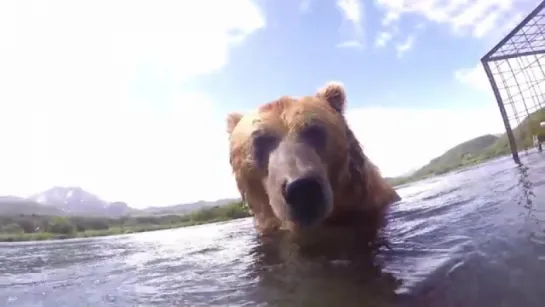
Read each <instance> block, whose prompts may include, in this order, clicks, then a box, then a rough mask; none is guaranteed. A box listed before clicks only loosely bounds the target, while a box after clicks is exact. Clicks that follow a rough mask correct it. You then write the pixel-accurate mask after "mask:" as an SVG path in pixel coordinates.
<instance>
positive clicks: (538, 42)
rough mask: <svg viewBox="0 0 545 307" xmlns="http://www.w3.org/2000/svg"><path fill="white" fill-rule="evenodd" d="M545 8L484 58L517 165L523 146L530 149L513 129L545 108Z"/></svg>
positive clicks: (537, 10) (513, 31)
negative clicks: (518, 142)
mask: <svg viewBox="0 0 545 307" xmlns="http://www.w3.org/2000/svg"><path fill="white" fill-rule="evenodd" d="M544 9H545V0H544V1H542V2H541V3H540V4H539V5H538V6H537V7H536V8H535V9H534V10H533V11H532V12H531V13H530V14H529V15H528V16H527V17H526V18H524V19H523V20H522V22H521V23H520V24H518V25H517V26H516V27H515V28H514V29H513V30H512V31H511V32H509V34H507V35H506V36H505V37H504V38H503V39H502V40H501V41H500V42H499V43H498V44H497V45H496V46H494V48H492V49H491V50H490V51H489V52H488V53H487V54H486V55H485V56H484V57H482V59H481V63H482V65H483V68H484V70H485V72H486V75H487V77H488V80H489V81H490V85H491V87H492V91H493V92H494V96H495V98H496V101H497V103H498V107H499V109H500V113H501V116H502V119H503V123H504V125H505V130H506V134H507V138H508V140H509V147H510V149H511V153H512V155H513V160H514V161H515V162H516V163H517V164H521V162H520V158H519V155H518V154H519V151H520V150H521V147H524V149H525V150H527V146H526V144H517V142H516V139H515V136H514V133H513V129H512V127H514V126H519V125H520V124H521V118H525V117H527V116H529V115H530V114H532V113H534V112H535V111H537V110H540V109H542V108H543V107H545V67H544V66H545V11H544ZM520 131H521V129H519V132H520ZM527 132H529V133H532V131H527Z"/></svg>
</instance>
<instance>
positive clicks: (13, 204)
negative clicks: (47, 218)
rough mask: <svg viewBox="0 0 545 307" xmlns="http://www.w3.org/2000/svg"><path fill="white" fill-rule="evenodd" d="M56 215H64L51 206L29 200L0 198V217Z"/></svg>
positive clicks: (8, 197)
mask: <svg viewBox="0 0 545 307" xmlns="http://www.w3.org/2000/svg"><path fill="white" fill-rule="evenodd" d="M20 214H25V215H32V214H35V215H57V216H62V215H66V213H65V212H64V211H62V210H60V209H58V208H55V207H52V206H44V205H42V204H39V203H37V202H34V201H32V200H29V199H25V198H21V197H15V196H0V215H1V216H13V215H20Z"/></svg>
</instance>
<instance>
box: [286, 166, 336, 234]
mask: <svg viewBox="0 0 545 307" xmlns="http://www.w3.org/2000/svg"><path fill="white" fill-rule="evenodd" d="M282 194H283V196H284V200H285V202H286V205H287V206H288V210H289V211H290V213H291V214H290V215H291V217H292V219H293V220H294V222H296V223H297V224H300V225H301V226H311V225H314V224H316V223H318V222H319V221H321V220H322V218H323V217H324V214H325V213H326V211H327V199H326V194H325V191H324V187H323V185H322V182H321V180H320V178H317V177H314V176H305V177H300V178H296V179H294V180H291V181H289V182H288V181H286V182H285V183H284V184H283V185H282Z"/></svg>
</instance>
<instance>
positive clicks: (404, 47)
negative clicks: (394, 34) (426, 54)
mask: <svg viewBox="0 0 545 307" xmlns="http://www.w3.org/2000/svg"><path fill="white" fill-rule="evenodd" d="M414 38H415V36H414V35H409V36H407V38H406V39H405V41H404V42H403V43H400V44H396V51H397V57H399V58H400V57H402V56H403V54H405V53H406V52H407V51H409V50H411V48H412V47H413V45H414Z"/></svg>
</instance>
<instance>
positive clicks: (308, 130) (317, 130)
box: [299, 125, 327, 150]
mask: <svg viewBox="0 0 545 307" xmlns="http://www.w3.org/2000/svg"><path fill="white" fill-rule="evenodd" d="M326 136H327V135H326V131H325V129H324V128H323V127H321V126H318V125H309V126H307V127H305V128H304V129H303V130H301V132H300V133H299V138H300V139H301V141H303V142H305V143H307V144H309V145H311V146H312V147H314V148H315V149H317V150H323V149H324V148H325V146H326Z"/></svg>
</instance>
